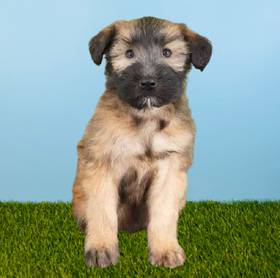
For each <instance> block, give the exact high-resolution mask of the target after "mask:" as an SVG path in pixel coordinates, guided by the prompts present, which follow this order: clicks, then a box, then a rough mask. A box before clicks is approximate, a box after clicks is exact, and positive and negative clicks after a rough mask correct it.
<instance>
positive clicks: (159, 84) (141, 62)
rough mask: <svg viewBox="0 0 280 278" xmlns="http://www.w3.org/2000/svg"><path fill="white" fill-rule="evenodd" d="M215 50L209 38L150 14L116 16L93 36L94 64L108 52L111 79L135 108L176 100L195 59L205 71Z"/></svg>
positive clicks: (114, 86)
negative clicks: (123, 18)
mask: <svg viewBox="0 0 280 278" xmlns="http://www.w3.org/2000/svg"><path fill="white" fill-rule="evenodd" d="M211 50H212V48H211V44H210V42H209V41H208V40H207V39H206V38H204V37H202V36H199V35H198V34H196V33H194V32H192V31H190V30H189V29H188V28H187V27H186V26H185V25H183V24H175V23H171V22H169V21H166V20H161V19H157V18H152V17H144V18H141V19H136V20H132V21H118V22H116V23H114V24H112V25H110V26H108V27H107V28H105V29H103V30H102V31H101V32H100V33H99V34H97V36H95V37H94V38H92V40H91V41H90V52H91V55H92V58H93V61H94V62H95V63H96V64H100V63H101V61H102V56H103V55H104V54H105V55H106V59H107V66H106V74H107V77H108V83H107V84H108V85H109V86H110V87H113V88H116V90H117V93H118V95H119V97H120V98H121V99H122V100H124V101H126V102H127V103H129V104H130V105H131V106H133V107H135V108H137V109H142V108H144V107H147V106H149V107H151V106H155V107H160V106H162V105H165V104H168V103H170V102H173V101H175V100H176V99H178V98H179V97H180V96H181V94H182V92H183V87H184V82H185V77H186V73H187V72H188V70H189V69H190V67H191V64H193V65H194V66H195V67H196V68H198V69H200V70H203V69H204V67H205V66H206V65H207V63H208V61H209V59H210V56H211Z"/></svg>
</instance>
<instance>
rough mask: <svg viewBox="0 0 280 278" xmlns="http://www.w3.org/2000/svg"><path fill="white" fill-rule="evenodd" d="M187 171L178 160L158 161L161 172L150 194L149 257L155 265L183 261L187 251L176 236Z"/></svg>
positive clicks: (168, 265) (159, 171) (169, 265)
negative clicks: (180, 167) (180, 165)
mask: <svg viewBox="0 0 280 278" xmlns="http://www.w3.org/2000/svg"><path fill="white" fill-rule="evenodd" d="M186 187H187V181H186V173H185V172H184V171H182V170H180V169H179V167H178V162H176V160H173V161H172V160H171V159H165V160H160V161H159V163H158V175H157V178H156V180H155V181H154V183H153V185H152V187H151V189H150V195H149V224H148V241H149V260H150V262H151V264H153V265H156V266H165V267H170V268H174V267H177V266H180V265H183V264H184V261H185V254H184V251H183V249H182V248H181V246H180V245H179V243H178V240H177V220H178V216H179V211H180V209H181V208H182V203H183V202H184V199H185V193H186Z"/></svg>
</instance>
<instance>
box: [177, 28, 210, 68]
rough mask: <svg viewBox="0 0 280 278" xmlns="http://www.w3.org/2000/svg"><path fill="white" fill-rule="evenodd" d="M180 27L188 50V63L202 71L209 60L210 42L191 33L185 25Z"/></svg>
mask: <svg viewBox="0 0 280 278" xmlns="http://www.w3.org/2000/svg"><path fill="white" fill-rule="evenodd" d="M181 27H182V29H183V30H182V31H183V34H184V37H185V40H186V41H187V42H188V45H189V48H190V62H191V63H192V64H193V65H194V67H195V68H197V69H200V70H201V71H203V70H204V68H205V67H206V65H207V64H208V62H209V60H210V58H211V54H212V45H211V42H210V41H209V40H208V39H207V38H206V37H203V36H200V35H199V34H197V33H195V32H193V31H191V30H190V29H189V28H188V27H187V26H186V25H185V24H181Z"/></svg>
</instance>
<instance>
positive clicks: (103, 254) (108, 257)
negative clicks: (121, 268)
mask: <svg viewBox="0 0 280 278" xmlns="http://www.w3.org/2000/svg"><path fill="white" fill-rule="evenodd" d="M118 258H119V249H118V247H117V246H115V247H113V248H102V249H95V248H92V249H90V250H87V251H86V252H85V260H86V264H87V265H88V266H90V267H102V268H104V267H108V266H110V265H115V264H116V263H117V262H118Z"/></svg>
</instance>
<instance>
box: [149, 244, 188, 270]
mask: <svg viewBox="0 0 280 278" xmlns="http://www.w3.org/2000/svg"><path fill="white" fill-rule="evenodd" d="M149 261H150V263H151V264H152V265H154V266H164V267H169V268H174V267H178V266H181V265H183V264H184V262H185V253H184V251H183V249H182V248H177V249H171V250H168V251H165V252H161V253H153V252H150V255H149Z"/></svg>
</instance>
